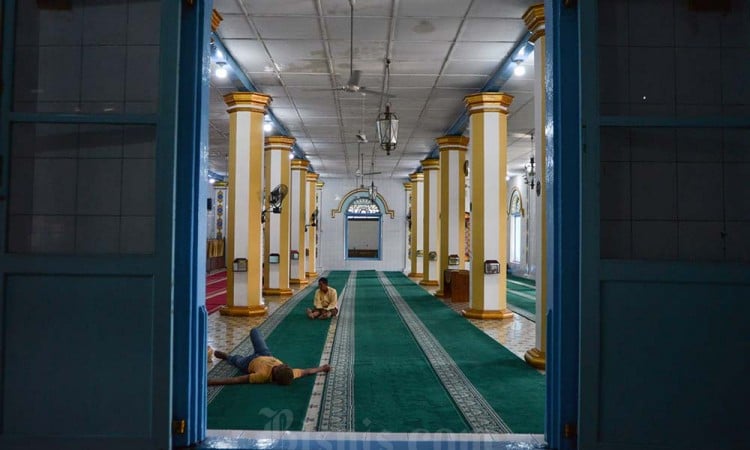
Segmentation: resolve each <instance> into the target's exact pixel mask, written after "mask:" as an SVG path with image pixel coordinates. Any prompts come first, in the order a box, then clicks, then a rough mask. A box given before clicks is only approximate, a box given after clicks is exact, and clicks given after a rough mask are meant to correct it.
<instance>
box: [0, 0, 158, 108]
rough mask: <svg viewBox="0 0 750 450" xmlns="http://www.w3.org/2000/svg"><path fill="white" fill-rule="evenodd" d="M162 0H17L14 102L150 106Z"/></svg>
mask: <svg viewBox="0 0 750 450" xmlns="http://www.w3.org/2000/svg"><path fill="white" fill-rule="evenodd" d="M160 3H161V2H160V1H159V0H137V1H135V0H119V1H118V0H114V1H101V0H100V1H84V0H66V1H46V2H37V1H18V2H16V5H17V11H16V20H17V22H16V24H17V26H16V35H15V48H14V51H15V56H14V62H15V63H14V74H13V81H14V83H13V109H14V110H15V111H18V112H65V113H91V114H94V113H98V114H102V113H104V114H117V113H155V112H156V105H157V97H158V81H159V79H158V74H159V32H160V22H159V18H160V17H161V14H160V7H161V6H160Z"/></svg>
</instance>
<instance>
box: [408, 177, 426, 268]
mask: <svg viewBox="0 0 750 450" xmlns="http://www.w3.org/2000/svg"><path fill="white" fill-rule="evenodd" d="M409 179H410V180H411V250H412V251H411V272H409V276H410V277H413V278H422V272H421V271H422V259H423V258H422V253H423V250H422V249H423V245H422V242H423V240H422V238H423V235H422V230H423V229H424V221H423V220H422V217H423V216H424V175H423V174H421V173H413V174H411V175H409Z"/></svg>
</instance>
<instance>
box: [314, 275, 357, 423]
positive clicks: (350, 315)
mask: <svg viewBox="0 0 750 450" xmlns="http://www.w3.org/2000/svg"><path fill="white" fill-rule="evenodd" d="M356 276H357V275H356V272H352V273H351V274H350V275H349V280H348V281H347V283H346V288H345V295H344V296H343V297H344V299H343V301H342V308H341V311H340V312H339V317H338V320H339V323H338V325H337V328H336V337H335V339H334V341H333V348H332V349H331V357H330V361H331V362H330V364H331V367H332V369H331V371H330V372H329V373H328V376H327V377H326V386H325V392H324V395H323V398H322V402H321V405H320V415H319V417H318V423H317V429H318V431H353V430H354V423H355V422H354V356H355V355H354V310H355V306H356V305H355V300H356V298H357V288H356V285H357V283H356Z"/></svg>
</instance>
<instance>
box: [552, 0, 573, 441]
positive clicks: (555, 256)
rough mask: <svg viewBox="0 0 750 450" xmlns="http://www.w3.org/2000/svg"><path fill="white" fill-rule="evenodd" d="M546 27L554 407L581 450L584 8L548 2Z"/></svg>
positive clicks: (555, 435) (559, 437)
mask: <svg viewBox="0 0 750 450" xmlns="http://www.w3.org/2000/svg"><path fill="white" fill-rule="evenodd" d="M545 22H546V25H545V28H546V30H547V33H546V36H547V55H546V61H547V62H546V64H547V74H549V76H550V77H551V82H548V83H547V90H546V101H547V105H548V108H547V117H546V123H547V126H550V125H551V126H552V132H551V133H548V135H547V167H546V168H544V174H543V176H544V181H545V182H546V186H547V192H548V195H547V206H546V210H547V211H548V214H547V233H548V234H547V242H549V243H550V245H549V246H548V247H547V273H548V275H549V280H548V286H549V291H548V292H549V294H548V302H547V311H546V314H547V408H546V417H545V435H546V439H547V442H548V444H549V446H550V447H551V448H555V449H574V448H576V444H577V442H576V441H575V439H566V438H564V437H563V427H564V425H565V424H575V423H577V421H578V389H579V386H578V365H579V353H578V344H579V333H578V328H579V320H578V315H579V300H580V270H579V264H580V261H579V252H580V242H581V241H580V239H581V237H580V227H581V222H580V221H581V214H580V184H581V180H580V174H579V171H580V160H581V158H580V152H581V140H580V133H581V123H580V84H579V83H580V73H579V57H580V55H579V37H578V10H577V8H576V7H572V8H567V7H565V6H563V2H561V1H553V0H545Z"/></svg>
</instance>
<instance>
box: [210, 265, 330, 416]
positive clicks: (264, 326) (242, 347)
mask: <svg viewBox="0 0 750 450" xmlns="http://www.w3.org/2000/svg"><path fill="white" fill-rule="evenodd" d="M326 275H327V274H325V275H323V276H326ZM317 287H318V286H317V285H313V284H309V285H307V286H306V287H305V288H304V289H301V290H299V291H297V293H296V294H294V295H293V296H292V297H291V298H289V300H287V301H286V302H284V304H282V305H281V306H279V309H277V310H276V311H274V313H273V314H271V315H270V316H268V318H267V319H266V320H264V321H263V323H261V324H260V325H258V327H257V328H258V330H260V332H261V333H263V336H265V337H266V338H268V336H270V335H271V333H273V330H275V329H276V327H277V326H278V325H279V324H280V323H281V322H282V321H283V320H284V319H285V318H286V316H288V315H289V313H290V312H291V311H292V309H294V307H295V306H297V304H299V302H300V301H301V300H302V299H303V298H304V297H305V296H306V295H307V294H309V293H310V290H312V289H317ZM231 353H232V354H240V355H250V354H252V353H253V343H252V341H251V340H250V337H249V336H248V337H247V338H246V339H245V340H244V341H242V342H240V344H239V345H238V346H237V347H235V348H234V349H233V350H232V351H231ZM237 373H239V371H238V370H237V369H236V368H235V367H234V366H232V365H231V364H229V363H228V362H226V361H221V362H220V363H218V364H217V365H216V366H214V368H213V369H211V372H209V374H208V378H229V377H232V376H235V375H236V374H237ZM223 389H224V386H209V387H208V394H207V399H208V401H207V402H206V403H207V404H210V403H211V402H212V401H213V400H214V399H215V398H216V396H217V395H219V393H220V392H221V391H222V390H223Z"/></svg>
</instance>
